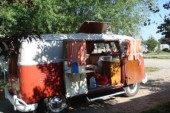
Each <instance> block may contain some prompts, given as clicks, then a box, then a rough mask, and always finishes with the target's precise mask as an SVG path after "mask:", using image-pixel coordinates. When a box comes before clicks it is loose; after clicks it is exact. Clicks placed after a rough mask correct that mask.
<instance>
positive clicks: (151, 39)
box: [146, 36, 158, 52]
mask: <svg viewBox="0 0 170 113" xmlns="http://www.w3.org/2000/svg"><path fill="white" fill-rule="evenodd" d="M146 45H147V46H148V50H149V51H150V52H151V51H154V50H155V47H156V46H157V45H158V42H157V41H156V40H155V39H154V37H152V36H150V37H149V39H148V40H147V41H146Z"/></svg>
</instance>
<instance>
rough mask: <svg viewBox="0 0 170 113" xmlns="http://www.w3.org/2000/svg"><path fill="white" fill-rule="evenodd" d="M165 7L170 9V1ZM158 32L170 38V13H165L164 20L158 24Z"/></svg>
mask: <svg viewBox="0 0 170 113" xmlns="http://www.w3.org/2000/svg"><path fill="white" fill-rule="evenodd" d="M163 7H164V9H167V10H170V1H169V2H167V3H166V4H164V5H163ZM158 32H159V33H162V35H165V39H166V38H168V39H170V14H169V15H165V17H164V22H163V23H162V24H160V25H159V26H158Z"/></svg>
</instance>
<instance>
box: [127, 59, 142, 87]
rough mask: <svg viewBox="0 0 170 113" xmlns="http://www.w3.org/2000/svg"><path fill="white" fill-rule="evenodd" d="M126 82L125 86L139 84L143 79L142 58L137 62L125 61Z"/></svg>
mask: <svg viewBox="0 0 170 113" xmlns="http://www.w3.org/2000/svg"><path fill="white" fill-rule="evenodd" d="M125 66H126V71H125V73H126V82H127V84H133V83H139V82H141V81H142V79H143V78H144V76H145V75H144V61H143V57H141V58H140V59H139V60H127V59H126V64H125Z"/></svg>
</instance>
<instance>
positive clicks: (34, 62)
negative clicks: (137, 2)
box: [5, 28, 147, 113]
mask: <svg viewBox="0 0 170 113" xmlns="http://www.w3.org/2000/svg"><path fill="white" fill-rule="evenodd" d="M83 29H85V28H83ZM80 31H81V30H80ZM80 31H79V32H78V33H75V34H48V35H41V36H40V38H34V36H30V37H28V38H26V39H23V40H21V41H20V42H19V43H17V44H14V45H13V54H12V55H11V57H9V62H8V80H7V82H8V85H7V86H6V88H5V97H6V98H7V99H8V100H9V101H10V102H11V104H12V105H13V106H14V110H18V111H21V112H30V111H33V112H37V113H38V112H39V113H42V112H44V111H45V112H49V113H59V112H61V111H63V110H65V109H66V108H67V107H68V105H67V101H68V100H69V99H70V98H74V97H78V96H84V97H86V98H87V100H88V101H95V100H97V99H102V98H106V97H111V96H115V95H119V94H125V95H126V96H134V95H135V94H137V92H138V90H139V86H140V83H141V82H146V80H147V78H146V74H145V70H144V58H143V55H142V53H141V50H140V48H141V41H140V40H139V39H134V38H132V37H129V36H124V35H114V34H107V33H98V31H97V33H88V32H87V31H86V32H80ZM93 31H94V30H93ZM117 89H120V90H117ZM122 89H123V90H122ZM107 91H116V92H114V93H109V94H107V95H102V96H99V97H96V96H94V95H96V94H100V93H103V92H107Z"/></svg>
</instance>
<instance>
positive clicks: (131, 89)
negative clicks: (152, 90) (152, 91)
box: [124, 83, 140, 97]
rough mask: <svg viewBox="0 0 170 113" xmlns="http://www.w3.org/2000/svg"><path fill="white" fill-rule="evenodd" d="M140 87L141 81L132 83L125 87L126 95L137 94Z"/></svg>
mask: <svg viewBox="0 0 170 113" xmlns="http://www.w3.org/2000/svg"><path fill="white" fill-rule="evenodd" d="M139 87H140V84H139V83H135V84H130V85H128V86H126V87H124V91H125V94H124V95H125V96H127V97H131V96H134V95H136V94H137V93H138V91H139Z"/></svg>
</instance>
